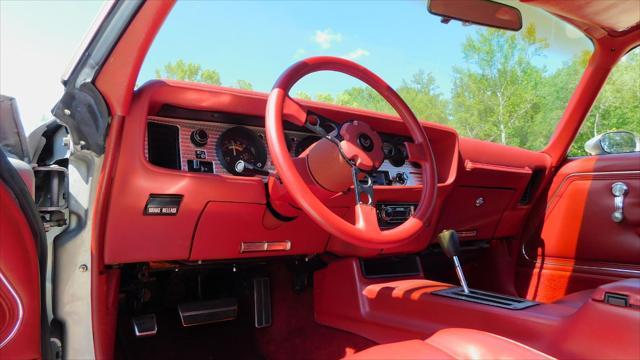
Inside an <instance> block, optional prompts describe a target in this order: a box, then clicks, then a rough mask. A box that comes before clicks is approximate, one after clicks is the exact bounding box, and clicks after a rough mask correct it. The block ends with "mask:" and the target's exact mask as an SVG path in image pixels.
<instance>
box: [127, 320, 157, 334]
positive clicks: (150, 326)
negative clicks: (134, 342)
mask: <svg viewBox="0 0 640 360" xmlns="http://www.w3.org/2000/svg"><path fill="white" fill-rule="evenodd" d="M131 324H133V333H134V334H135V335H136V337H146V336H154V335H155V334H156V333H157V332H158V323H157V322H156V314H146V315H140V316H136V317H134V318H133V319H131Z"/></svg>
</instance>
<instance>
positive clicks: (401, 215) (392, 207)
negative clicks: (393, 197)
mask: <svg viewBox="0 0 640 360" xmlns="http://www.w3.org/2000/svg"><path fill="white" fill-rule="evenodd" d="M415 209H416V204H376V210H377V214H378V225H380V228H382V229H388V228H392V227H396V226H398V225H400V224H402V223H403V222H405V221H406V220H407V219H408V218H409V217H410V216H411V215H413V212H414V211H415Z"/></svg>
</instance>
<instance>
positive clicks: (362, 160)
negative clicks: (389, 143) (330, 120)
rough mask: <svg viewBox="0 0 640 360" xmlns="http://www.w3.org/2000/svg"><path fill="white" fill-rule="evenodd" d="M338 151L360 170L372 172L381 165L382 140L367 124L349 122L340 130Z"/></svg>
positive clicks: (382, 158) (382, 159)
mask: <svg viewBox="0 0 640 360" xmlns="http://www.w3.org/2000/svg"><path fill="white" fill-rule="evenodd" d="M340 136H342V141H341V142H340V150H341V151H342V153H343V154H344V155H345V156H346V157H347V159H349V160H350V161H351V162H353V163H354V164H355V165H356V166H357V167H358V168H359V169H360V170H364V171H373V170H376V169H378V168H379V167H380V165H382V162H383V161H384V152H383V151H382V138H380V135H378V133H377V132H375V131H374V130H373V129H372V128H371V127H370V126H369V125H368V124H367V123H364V122H362V121H357V120H356V121H351V122H348V123H345V124H344V125H342V127H341V128H340Z"/></svg>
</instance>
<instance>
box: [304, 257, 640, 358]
mask: <svg viewBox="0 0 640 360" xmlns="http://www.w3.org/2000/svg"><path fill="white" fill-rule="evenodd" d="M605 286H607V285H605ZM451 289H455V287H454V286H452V285H450V284H445V283H440V282H435V281H430V280H426V279H424V276H423V275H422V274H413V275H403V274H399V273H398V275H397V276H395V277H394V276H392V274H391V276H385V277H380V276H377V277H367V276H365V275H364V273H363V272H362V267H361V264H360V261H359V260H357V259H354V258H350V259H341V260H338V261H335V262H332V263H331V264H329V266H328V267H327V268H325V269H323V270H321V271H318V272H316V274H315V278H314V297H315V298H314V304H315V317H316V320H317V321H318V322H320V323H321V324H323V325H327V326H331V327H335V328H339V329H342V330H346V331H349V332H352V333H355V334H358V335H361V336H364V337H367V338H369V339H371V340H373V341H376V342H378V343H388V342H397V341H404V340H411V339H426V338H428V337H429V336H431V335H432V334H433V333H435V332H436V331H438V330H441V329H445V328H470V329H477V330H482V331H487V332H491V333H494V334H497V335H500V336H504V337H507V338H509V339H513V340H515V341H518V342H521V343H523V344H526V345H528V346H531V347H533V348H535V349H538V350H540V351H542V352H544V353H547V354H549V355H551V356H555V357H559V358H637V357H638V355H640V342H638V340H637V339H640V307H638V306H636V305H635V304H636V302H637V301H638V297H637V295H634V294H638V293H639V292H640V280H632V282H630V283H624V284H622V283H619V284H616V283H612V284H609V285H608V288H607V289H594V290H586V291H582V292H579V293H575V294H571V295H569V296H566V297H565V298H563V299H561V300H560V301H557V302H555V303H550V304H537V305H536V306H531V307H527V308H524V309H514V308H512V309H509V308H503V307H498V306H495V305H492V304H483V303H480V302H470V301H465V300H463V299H455V298H449V297H445V296H440V295H438V294H437V293H438V292H440V291H451ZM607 293H609V294H610V295H609V296H608V297H609V298H610V297H611V294H618V295H622V297H624V296H626V298H627V299H628V300H627V304H629V305H630V306H617V305H616V303H617V302H615V301H614V303H611V301H610V302H609V303H607V302H606V301H605V300H604V299H605V294H607ZM523 300H524V299H523ZM594 325H597V326H594ZM612 341H615V344H616V346H612Z"/></svg>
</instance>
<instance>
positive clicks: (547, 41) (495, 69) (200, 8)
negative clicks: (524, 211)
mask: <svg viewBox="0 0 640 360" xmlns="http://www.w3.org/2000/svg"><path fill="white" fill-rule="evenodd" d="M509 4H511V5H515V6H517V7H518V8H520V10H521V12H522V15H523V23H524V26H523V29H522V30H521V31H519V32H511V31H504V30H495V29H489V28H484V27H479V26H464V25H462V24H461V23H460V22H454V21H452V22H450V23H449V24H443V23H441V21H440V18H438V17H436V16H433V15H431V14H429V13H428V11H427V6H426V3H425V2H423V1H370V2H363V1H310V2H293V1H266V2H258V1H255V2H253V1H229V2H227V1H203V2H199V1H183V2H179V3H178V4H176V6H175V8H174V10H173V11H172V13H171V14H170V15H169V17H168V19H167V21H166V23H165V24H164V26H163V28H162V29H161V31H160V33H159V34H158V36H157V38H156V40H155V42H154V44H153V46H152V48H151V49H150V52H149V55H148V57H147V59H146V60H145V63H144V65H143V68H142V70H141V73H140V76H139V79H138V84H139V85H142V84H143V83H144V82H145V81H147V80H150V79H155V78H170V79H181V80H189V81H197V82H205V83H210V84H216V85H223V86H231V87H238V88H244V89H253V90H258V91H265V92H267V91H269V90H270V89H271V86H272V85H273V83H274V82H275V80H276V79H277V78H278V76H279V75H280V74H281V73H282V71H284V69H286V68H287V67H288V66H290V65H291V64H292V63H294V62H295V61H298V60H300V59H303V58H305V57H310V56H317V55H332V56H341V57H344V58H347V59H351V60H354V61H356V62H358V63H360V64H362V65H364V66H365V67H367V68H369V69H371V70H372V71H373V72H375V73H376V74H378V75H379V76H380V77H382V78H383V79H384V80H386V81H387V82H388V83H389V84H390V85H391V86H393V87H394V88H396V89H397V91H398V92H399V94H400V95H401V96H402V97H403V98H404V100H405V101H406V102H407V103H408V104H409V106H410V107H411V108H412V109H413V111H414V112H415V114H416V115H417V117H418V118H420V119H422V120H425V121H430V122H436V123H441V124H446V125H448V126H451V127H453V128H455V129H456V130H457V131H458V132H459V133H460V134H461V135H462V136H467V137H473V138H478V139H482V140H488V141H493V142H498V143H502V144H507V145H514V146H519V147H523V148H527V149H540V148H542V147H543V146H544V145H545V144H546V143H547V142H548V140H549V137H550V135H551V133H552V132H553V130H554V129H555V126H556V123H557V122H558V120H559V119H560V117H561V115H562V112H563V110H564V108H565V106H566V104H567V102H568V99H569V97H570V95H571V93H572V92H573V90H574V88H575V86H576V85H577V82H578V80H579V77H580V75H581V74H582V72H583V70H584V67H585V66H586V63H587V61H588V58H589V56H590V55H591V52H592V44H591V42H590V41H589V40H588V39H587V38H586V37H585V36H584V35H583V34H582V33H580V32H579V31H577V30H576V29H574V28H573V27H571V26H570V25H568V24H566V23H564V22H562V21H561V20H559V19H558V18H555V17H553V16H551V15H549V14H547V13H546V12H544V11H542V10H538V9H535V8H533V7H529V6H527V5H523V4H520V3H515V4H514V3H512V2H509ZM291 93H292V95H293V96H296V97H299V98H304V99H312V100H317V101H322V102H328V103H334V104H339V105H344V106H351V107H356V108H363V109H368V110H375V111H380V112H384V113H394V112H393V110H392V108H391V107H390V106H389V105H388V104H386V103H385V101H384V100H383V99H382V98H381V97H380V96H378V95H377V94H376V93H374V92H373V90H371V89H370V88H368V87H366V86H365V85H364V84H363V83H361V82H359V81H358V80H354V79H352V78H349V77H347V76H346V75H342V74H336V73H328V72H322V73H316V74H312V75H310V76H308V77H307V78H305V79H303V80H301V81H300V82H299V83H298V84H297V85H296V86H295V87H294V88H293V89H292V91H291Z"/></svg>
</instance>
